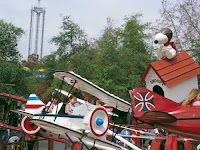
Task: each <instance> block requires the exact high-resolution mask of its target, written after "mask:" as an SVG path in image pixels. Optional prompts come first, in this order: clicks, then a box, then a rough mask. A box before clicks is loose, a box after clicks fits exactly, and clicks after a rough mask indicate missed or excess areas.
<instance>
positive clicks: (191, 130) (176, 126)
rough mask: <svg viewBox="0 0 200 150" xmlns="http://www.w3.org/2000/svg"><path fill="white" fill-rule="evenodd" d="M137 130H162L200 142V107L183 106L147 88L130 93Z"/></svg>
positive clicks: (136, 89)
mask: <svg viewBox="0 0 200 150" xmlns="http://www.w3.org/2000/svg"><path fill="white" fill-rule="evenodd" d="M129 93H130V96H131V99H132V108H133V114H132V118H133V120H132V124H135V128H136V129H150V128H162V129H164V130H166V131H168V132H171V133H175V134H178V135H182V136H186V137H190V138H194V139H197V140H200V126H199V124H200V106H182V105H181V104H179V103H176V102H174V101H171V100H169V99H166V98H165V97H162V96H160V95H158V94H156V93H154V92H152V91H149V90H147V89H145V88H135V89H133V90H130V91H129Z"/></svg>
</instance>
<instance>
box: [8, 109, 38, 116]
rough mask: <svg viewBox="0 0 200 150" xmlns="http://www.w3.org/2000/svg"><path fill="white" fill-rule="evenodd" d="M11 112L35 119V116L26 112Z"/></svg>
mask: <svg viewBox="0 0 200 150" xmlns="http://www.w3.org/2000/svg"><path fill="white" fill-rule="evenodd" d="M10 111H11V112H14V113H18V114H22V115H25V116H27V117H30V118H33V116H34V115H33V114H31V113H28V112H25V111H23V110H10Z"/></svg>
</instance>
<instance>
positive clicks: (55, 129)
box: [31, 119, 126, 150]
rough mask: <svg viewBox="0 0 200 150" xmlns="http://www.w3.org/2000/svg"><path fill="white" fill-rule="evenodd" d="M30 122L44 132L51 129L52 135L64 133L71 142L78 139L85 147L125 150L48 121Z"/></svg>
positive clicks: (37, 120)
mask: <svg viewBox="0 0 200 150" xmlns="http://www.w3.org/2000/svg"><path fill="white" fill-rule="evenodd" d="M31 122H33V123H35V124H37V125H38V126H40V127H41V128H43V129H46V130H49V129H51V131H52V133H55V134H61V135H65V133H66V134H67V135H69V136H70V138H71V139H72V140H73V141H80V139H81V140H82V141H83V142H84V143H85V144H86V145H89V146H94V147H97V148H99V149H105V150H121V149H124V150H126V149H125V148H123V147H121V146H119V145H116V144H113V143H112V142H109V141H106V140H101V139H95V138H91V137H88V136H84V135H83V133H81V132H78V131H75V130H72V129H70V128H66V127H64V126H61V125H58V124H54V123H52V122H48V121H45V120H40V119H31Z"/></svg>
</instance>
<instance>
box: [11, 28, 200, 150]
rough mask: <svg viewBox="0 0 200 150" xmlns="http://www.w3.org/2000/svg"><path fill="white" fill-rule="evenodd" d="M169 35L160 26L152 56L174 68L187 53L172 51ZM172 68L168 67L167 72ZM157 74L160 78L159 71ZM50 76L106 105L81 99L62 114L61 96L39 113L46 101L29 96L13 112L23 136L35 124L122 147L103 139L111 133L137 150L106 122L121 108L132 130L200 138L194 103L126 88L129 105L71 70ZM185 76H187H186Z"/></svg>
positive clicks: (101, 144)
mask: <svg viewBox="0 0 200 150" xmlns="http://www.w3.org/2000/svg"><path fill="white" fill-rule="evenodd" d="M171 36H172V33H171V30H168V29H167V28H164V30H162V32H161V33H160V34H158V35H156V40H155V43H156V44H157V43H158V44H164V48H163V49H159V50H158V51H157V54H158V56H159V58H160V59H162V61H165V62H166V63H167V64H168V66H171V67H172V68H175V66H179V65H180V62H178V61H177V60H178V59H179V58H181V59H182V57H183V56H181V55H184V56H186V54H185V52H181V53H179V54H177V53H176V47H175V45H174V44H173V43H170V40H171ZM189 59H190V58H189V57H188V58H187V59H186V61H187V62H189V61H188V60H189ZM158 61H161V60H158ZM181 61H182V62H183V61H184V60H183V59H182V60H181ZM192 66H195V67H196V68H195V69H196V70H195V69H193V71H194V70H195V72H193V73H195V74H196V75H198V74H200V68H199V66H198V65H197V66H196V64H194V63H193V62H192ZM165 67H166V66H165ZM172 68H171V69H172ZM153 69H154V68H153ZM180 70H181V68H180ZM182 70H183V69H182ZM186 70H187V69H186ZM154 71H155V69H154ZM171 72H173V71H172V70H171ZM179 72H180V71H179ZM188 72H189V71H188ZM157 75H158V76H159V77H160V75H159V74H157ZM54 76H55V77H56V78H59V79H60V80H62V81H63V82H66V83H68V84H70V85H72V88H77V89H79V90H81V91H84V92H87V93H89V94H91V95H93V96H95V97H97V98H98V99H100V100H101V101H102V102H104V103H106V106H105V107H103V106H96V105H92V104H90V103H86V102H83V101H82V103H83V104H81V105H79V106H77V107H75V109H74V111H73V113H72V115H67V114H65V113H64V109H65V105H64V104H65V103H66V100H67V99H66V100H65V101H64V102H63V103H59V104H58V105H57V106H56V107H54V109H53V112H52V113H47V112H44V111H43V110H44V108H45V104H44V103H43V102H42V101H41V100H40V99H39V98H38V97H37V96H36V95H34V94H31V95H30V97H29V98H28V101H27V104H26V109H25V111H22V110H13V111H14V112H17V113H20V114H23V115H25V117H24V118H23V119H22V122H21V125H22V129H23V130H24V131H25V132H26V133H28V134H35V133H37V132H39V131H40V128H43V129H45V130H47V131H50V132H51V133H53V134H55V135H58V134H60V135H62V136H63V137H67V138H68V139H70V141H71V142H72V143H73V142H74V141H78V142H81V143H83V144H84V145H85V146H86V145H89V146H91V147H97V148H99V149H106V150H108V149H125V148H124V147H121V146H119V145H117V144H114V143H112V142H110V141H108V140H106V135H115V137H116V138H117V139H118V140H120V141H122V142H124V143H125V144H127V145H128V146H130V147H131V148H133V149H139V148H138V147H136V146H135V145H133V144H131V143H130V142H128V141H126V140H125V139H123V138H122V137H120V136H119V135H116V134H115V133H113V132H112V131H111V130H109V129H108V128H109V123H110V119H109V115H108V113H110V115H116V114H115V113H112V112H111V111H112V110H114V109H117V110H119V111H123V112H125V113H126V114H127V116H129V114H131V115H130V116H129V117H127V118H129V119H130V120H129V121H130V123H131V124H132V125H135V129H155V128H162V129H164V130H166V131H168V132H171V133H175V134H178V135H181V136H185V137H188V138H193V139H197V140H200V126H199V123H200V112H199V109H200V107H199V106H182V105H181V104H180V103H178V102H175V101H172V100H169V99H168V98H166V97H164V96H161V95H159V94H157V93H155V92H153V91H151V90H149V89H146V88H134V89H133V90H130V91H129V93H130V96H131V103H129V102H127V101H125V100H123V99H121V98H119V97H117V96H115V95H113V94H110V93H109V92H107V91H105V90H104V89H102V88H100V87H98V86H97V85H95V84H93V83H92V82H90V81H88V80H87V79H84V78H82V77H81V76H79V75H77V74H75V73H74V72H65V71H56V72H55V73H54ZM188 76H189V77H190V75H188ZM185 78H186V77H185ZM185 78H184V80H185ZM179 80H180V79H179ZM163 82H164V80H163ZM174 82H177V81H174ZM164 83H165V82H164ZM57 91H58V92H60V93H62V94H64V95H66V96H69V95H70V92H69V93H67V92H65V91H63V90H61V89H57ZM70 91H71V90H70ZM80 101H81V100H80ZM109 109H110V110H109ZM117 115H118V114H117ZM117 115H116V116H117ZM86 147H87V146H86ZM88 149H89V148H88Z"/></svg>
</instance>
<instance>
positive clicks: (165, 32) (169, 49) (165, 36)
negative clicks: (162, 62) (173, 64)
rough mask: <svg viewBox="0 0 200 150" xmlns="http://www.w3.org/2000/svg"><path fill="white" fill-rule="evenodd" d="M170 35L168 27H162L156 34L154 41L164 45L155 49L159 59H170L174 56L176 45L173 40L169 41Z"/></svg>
mask: <svg viewBox="0 0 200 150" xmlns="http://www.w3.org/2000/svg"><path fill="white" fill-rule="evenodd" d="M172 35H173V33H172V31H171V30H170V29H169V28H163V29H161V31H160V33H158V34H156V36H155V41H154V43H155V44H163V45H164V46H160V49H158V50H157V51H156V52H157V55H158V58H159V59H163V58H168V59H172V58H174V57H175V56H176V46H175V44H174V42H170V40H171V38H172Z"/></svg>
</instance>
